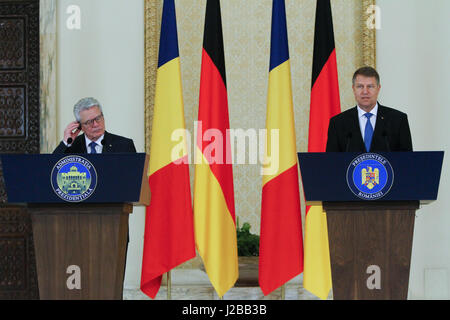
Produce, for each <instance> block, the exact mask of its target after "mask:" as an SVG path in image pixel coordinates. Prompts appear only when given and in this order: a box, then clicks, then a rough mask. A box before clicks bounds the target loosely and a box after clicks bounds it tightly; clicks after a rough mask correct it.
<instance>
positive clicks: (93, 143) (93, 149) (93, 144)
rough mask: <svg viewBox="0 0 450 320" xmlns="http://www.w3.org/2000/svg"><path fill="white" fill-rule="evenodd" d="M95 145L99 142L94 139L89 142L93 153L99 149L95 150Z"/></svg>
mask: <svg viewBox="0 0 450 320" xmlns="http://www.w3.org/2000/svg"><path fill="white" fill-rule="evenodd" d="M95 146H97V144H96V143H95V142H94V141H92V142H91V143H89V147H91V153H97V150H95Z"/></svg>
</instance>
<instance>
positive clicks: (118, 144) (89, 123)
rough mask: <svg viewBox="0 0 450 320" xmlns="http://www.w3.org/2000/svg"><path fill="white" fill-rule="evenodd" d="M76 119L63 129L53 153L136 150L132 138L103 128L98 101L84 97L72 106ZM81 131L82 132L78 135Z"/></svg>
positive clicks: (103, 119)
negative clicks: (62, 137) (62, 134)
mask: <svg viewBox="0 0 450 320" xmlns="http://www.w3.org/2000/svg"><path fill="white" fill-rule="evenodd" d="M73 113H74V115H75V119H76V121H73V122H71V123H69V124H68V125H67V127H66V129H65V130H64V139H63V141H61V143H60V144H59V145H58V147H57V148H56V149H55V150H54V151H53V153H112V152H131V153H134V152H136V148H135V146H134V143H133V140H131V139H128V138H125V137H121V136H118V135H115V134H112V133H109V132H107V131H106V130H105V118H104V116H103V111H102V107H101V105H100V103H99V102H98V101H97V100H96V99H94V98H84V99H81V100H80V101H78V102H77V104H75V106H74V108H73ZM81 131H83V132H84V134H82V135H80V136H79V134H80V132H81Z"/></svg>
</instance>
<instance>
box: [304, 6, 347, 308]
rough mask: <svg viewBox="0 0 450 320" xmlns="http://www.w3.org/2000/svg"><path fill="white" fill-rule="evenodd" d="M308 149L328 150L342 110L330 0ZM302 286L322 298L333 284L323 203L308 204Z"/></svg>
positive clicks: (320, 12)
mask: <svg viewBox="0 0 450 320" xmlns="http://www.w3.org/2000/svg"><path fill="white" fill-rule="evenodd" d="M315 29H316V30H315V35H314V56H313V71H312V89H311V106H310V116H309V139H308V152H325V148H326V144H327V133H328V123H329V121H330V118H331V117H333V116H335V115H336V114H338V113H340V111H341V105H340V99H339V83H338V73H337V63H336V49H335V45H334V32H333V20H332V16H331V5H330V0H317V8H316V26H315ZM306 210H307V211H306V223H305V271H304V274H303V286H304V288H305V289H306V290H308V291H310V292H311V293H313V294H315V295H316V296H318V297H319V298H321V299H326V298H327V297H328V293H329V292H330V289H331V287H332V283H331V266H330V252H329V247H328V229H327V218H326V215H325V213H324V212H323V209H322V206H320V205H319V206H308V207H307V208H306Z"/></svg>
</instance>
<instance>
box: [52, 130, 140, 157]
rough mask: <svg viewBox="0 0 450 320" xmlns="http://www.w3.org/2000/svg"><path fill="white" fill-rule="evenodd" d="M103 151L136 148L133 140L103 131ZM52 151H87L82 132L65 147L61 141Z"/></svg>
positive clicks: (131, 151) (110, 151)
mask: <svg viewBox="0 0 450 320" xmlns="http://www.w3.org/2000/svg"><path fill="white" fill-rule="evenodd" d="M103 141H105V143H104V144H103V151H102V153H113V152H116V153H119V152H126V153H135V152H136V148H135V147H134V143H133V140H131V139H128V138H125V137H121V136H118V135H115V134H112V133H109V132H106V131H105V136H104V137H103ZM53 153H87V150H86V140H85V138H84V134H82V135H79V136H78V137H76V138H75V141H74V142H73V143H72V145H71V146H70V147H66V145H65V144H64V142H62V141H61V143H60V144H59V146H58V147H56V149H55V150H54V151H53Z"/></svg>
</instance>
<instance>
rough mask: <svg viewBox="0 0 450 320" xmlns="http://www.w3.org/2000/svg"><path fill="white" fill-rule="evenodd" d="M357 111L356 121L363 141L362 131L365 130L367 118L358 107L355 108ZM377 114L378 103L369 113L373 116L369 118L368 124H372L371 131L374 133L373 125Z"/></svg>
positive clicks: (364, 112)
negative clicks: (357, 120)
mask: <svg viewBox="0 0 450 320" xmlns="http://www.w3.org/2000/svg"><path fill="white" fill-rule="evenodd" d="M357 109H358V119H359V129H360V130H361V136H362V138H363V141H364V131H365V130H366V124H367V117H366V116H365V114H366V113H367V112H366V111H364V110H363V109H361V107H360V106H357ZM377 112H378V103H377V104H376V105H375V107H374V108H373V109H372V110H371V111H370V113H371V114H373V116H371V117H370V123H371V124H372V128H373V131H375V123H376V122H377Z"/></svg>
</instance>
